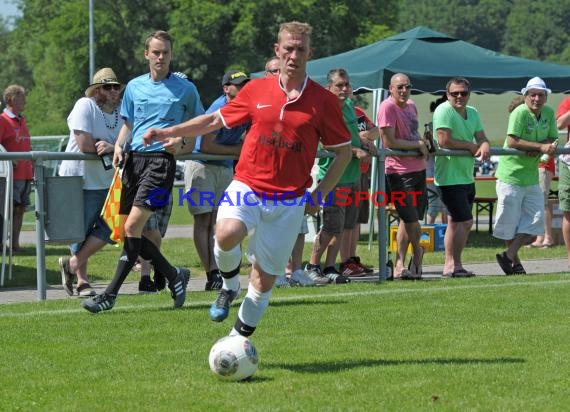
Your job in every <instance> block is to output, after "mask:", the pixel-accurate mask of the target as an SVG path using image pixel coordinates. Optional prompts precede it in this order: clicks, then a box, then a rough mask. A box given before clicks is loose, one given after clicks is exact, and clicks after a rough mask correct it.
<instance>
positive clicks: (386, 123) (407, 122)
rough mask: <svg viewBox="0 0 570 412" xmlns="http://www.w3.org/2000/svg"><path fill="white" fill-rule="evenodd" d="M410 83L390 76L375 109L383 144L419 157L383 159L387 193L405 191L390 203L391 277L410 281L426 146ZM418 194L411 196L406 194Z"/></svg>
mask: <svg viewBox="0 0 570 412" xmlns="http://www.w3.org/2000/svg"><path fill="white" fill-rule="evenodd" d="M411 89H412V84H411V83H410V79H409V77H408V76H406V75H405V74H403V73H396V74H395V75H393V76H392V78H391V79H390V87H389V90H390V97H388V98H387V99H386V100H384V101H383V102H382V103H381V104H380V108H379V109H378V127H379V128H380V134H381V136H382V141H383V142H384V147H386V148H388V149H396V150H416V151H419V152H420V156H389V157H387V158H386V166H385V169H386V178H387V180H388V184H389V190H390V192H391V193H393V192H399V193H404V194H407V195H406V196H405V198H404V201H403V202H402V203H400V202H394V207H395V208H396V211H397V212H398V216H399V217H400V224H399V225H398V232H397V234H396V243H397V249H398V250H397V254H396V261H395V264H394V279H402V280H414V279H421V277H422V260H423V256H424V251H423V249H422V247H421V246H420V237H421V230H422V229H421V223H420V221H421V220H422V219H423V217H424V213H425V208H426V203H427V191H426V158H427V156H428V148H427V146H426V144H425V142H424V140H423V139H422V138H421V136H420V134H419V132H418V110H417V108H416V105H415V103H414V102H413V101H412V100H411V99H410V92H411ZM412 192H416V193H419V195H417V196H411V195H410V193H412ZM410 244H411V245H412V259H411V261H410V264H409V265H408V267H409V269H408V268H406V263H405V262H406V253H407V251H408V246H409V245H410Z"/></svg>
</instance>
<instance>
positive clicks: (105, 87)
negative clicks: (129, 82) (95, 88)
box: [101, 84, 121, 91]
mask: <svg viewBox="0 0 570 412" xmlns="http://www.w3.org/2000/svg"><path fill="white" fill-rule="evenodd" d="M101 88H102V89H103V90H107V91H109V90H116V91H119V90H121V85H120V84H104V85H103V86H101Z"/></svg>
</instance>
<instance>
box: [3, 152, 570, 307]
mask: <svg viewBox="0 0 570 412" xmlns="http://www.w3.org/2000/svg"><path fill="white" fill-rule="evenodd" d="M418 154H419V152H418V151H401V150H390V149H377V151H376V154H375V155H374V158H373V169H372V170H375V171H376V173H375V176H374V175H373V176H372V184H371V188H370V192H371V193H373V192H375V191H380V192H385V191H386V183H385V177H384V176H385V174H384V163H385V159H386V157H387V156H417V155H418ZM556 154H557V155H559V154H570V148H563V147H561V146H559V147H558V148H557V150H556ZM433 155H435V156H469V157H471V156H472V154H471V153H470V152H469V151H467V150H446V149H439V150H437V152H436V153H434V154H433ZM491 155H497V156H504V155H522V156H526V152H522V151H519V150H516V149H502V148H494V147H493V148H491ZM333 156H334V154H332V153H330V152H327V151H319V152H318V155H317V157H333ZM93 159H98V156H97V155H95V154H84V153H66V152H46V151H32V152H7V153H0V160H32V162H33V164H34V181H35V196H36V202H35V203H36V204H35V218H36V244H37V245H36V246H37V249H36V262H37V268H36V274H37V297H38V300H45V299H46V266H45V242H46V241H45V217H46V216H45V199H44V190H45V179H46V175H45V163H46V162H48V161H53V160H56V161H61V160H93ZM176 159H177V160H198V159H199V160H219V159H235V157H233V156H223V155H207V154H187V155H181V156H177V157H176ZM374 163H376V166H374ZM372 207H374V205H373V204H372V202H371V208H372ZM378 228H379V230H378V244H379V245H384V247H379V248H378V264H379V269H380V271H379V275H378V278H379V280H380V281H385V280H386V247H388V246H389V245H388V242H387V231H386V230H385V228H386V214H385V207H384V206H380V207H379V209H378Z"/></svg>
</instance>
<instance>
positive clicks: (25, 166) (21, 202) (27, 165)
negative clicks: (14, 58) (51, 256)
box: [0, 84, 34, 253]
mask: <svg viewBox="0 0 570 412" xmlns="http://www.w3.org/2000/svg"><path fill="white" fill-rule="evenodd" d="M2 98H3V100H4V105H5V106H6V107H5V108H4V111H3V112H2V114H0V144H1V145H2V146H4V149H6V151H7V152H29V151H31V150H32V145H31V141H30V132H29V131H28V126H27V124H26V118H25V117H24V115H23V114H22V113H23V111H24V109H25V107H26V89H24V88H23V87H22V86H20V85H17V84H12V85H10V86H8V87H6V89H5V90H4V93H3V95H2ZM12 164H13V165H14V170H13V173H12V178H13V190H12V193H13V204H14V207H13V214H12V236H11V241H10V246H11V248H12V253H18V252H19V251H20V232H21V230H22V223H23V221H24V212H25V211H26V207H27V206H29V205H30V192H31V190H32V179H33V177H34V168H33V164H32V161H31V160H13V161H12ZM0 195H1V196H2V197H1V198H2V199H4V197H5V192H4V190H0ZM1 228H2V226H0V229H1Z"/></svg>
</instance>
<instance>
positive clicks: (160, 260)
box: [140, 236, 178, 283]
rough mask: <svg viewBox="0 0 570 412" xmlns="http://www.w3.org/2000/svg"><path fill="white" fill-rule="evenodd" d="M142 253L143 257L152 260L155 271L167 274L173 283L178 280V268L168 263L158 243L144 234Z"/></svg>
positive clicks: (169, 280)
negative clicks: (157, 245)
mask: <svg viewBox="0 0 570 412" xmlns="http://www.w3.org/2000/svg"><path fill="white" fill-rule="evenodd" d="M140 255H141V256H142V258H143V259H146V260H150V261H152V266H153V267H154V271H155V272H158V273H161V274H163V275H164V276H166V279H168V282H170V283H172V282H174V281H176V278H177V276H178V272H177V271H176V268H175V267H174V266H172V265H171V264H170V263H168V261H167V260H166V258H165V257H164V256H163V255H162V253H160V250H159V249H158V248H157V247H156V245H155V244H154V243H152V242H151V241H150V240H148V239H147V238H146V237H144V236H143V237H142V238H141V251H140Z"/></svg>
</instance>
